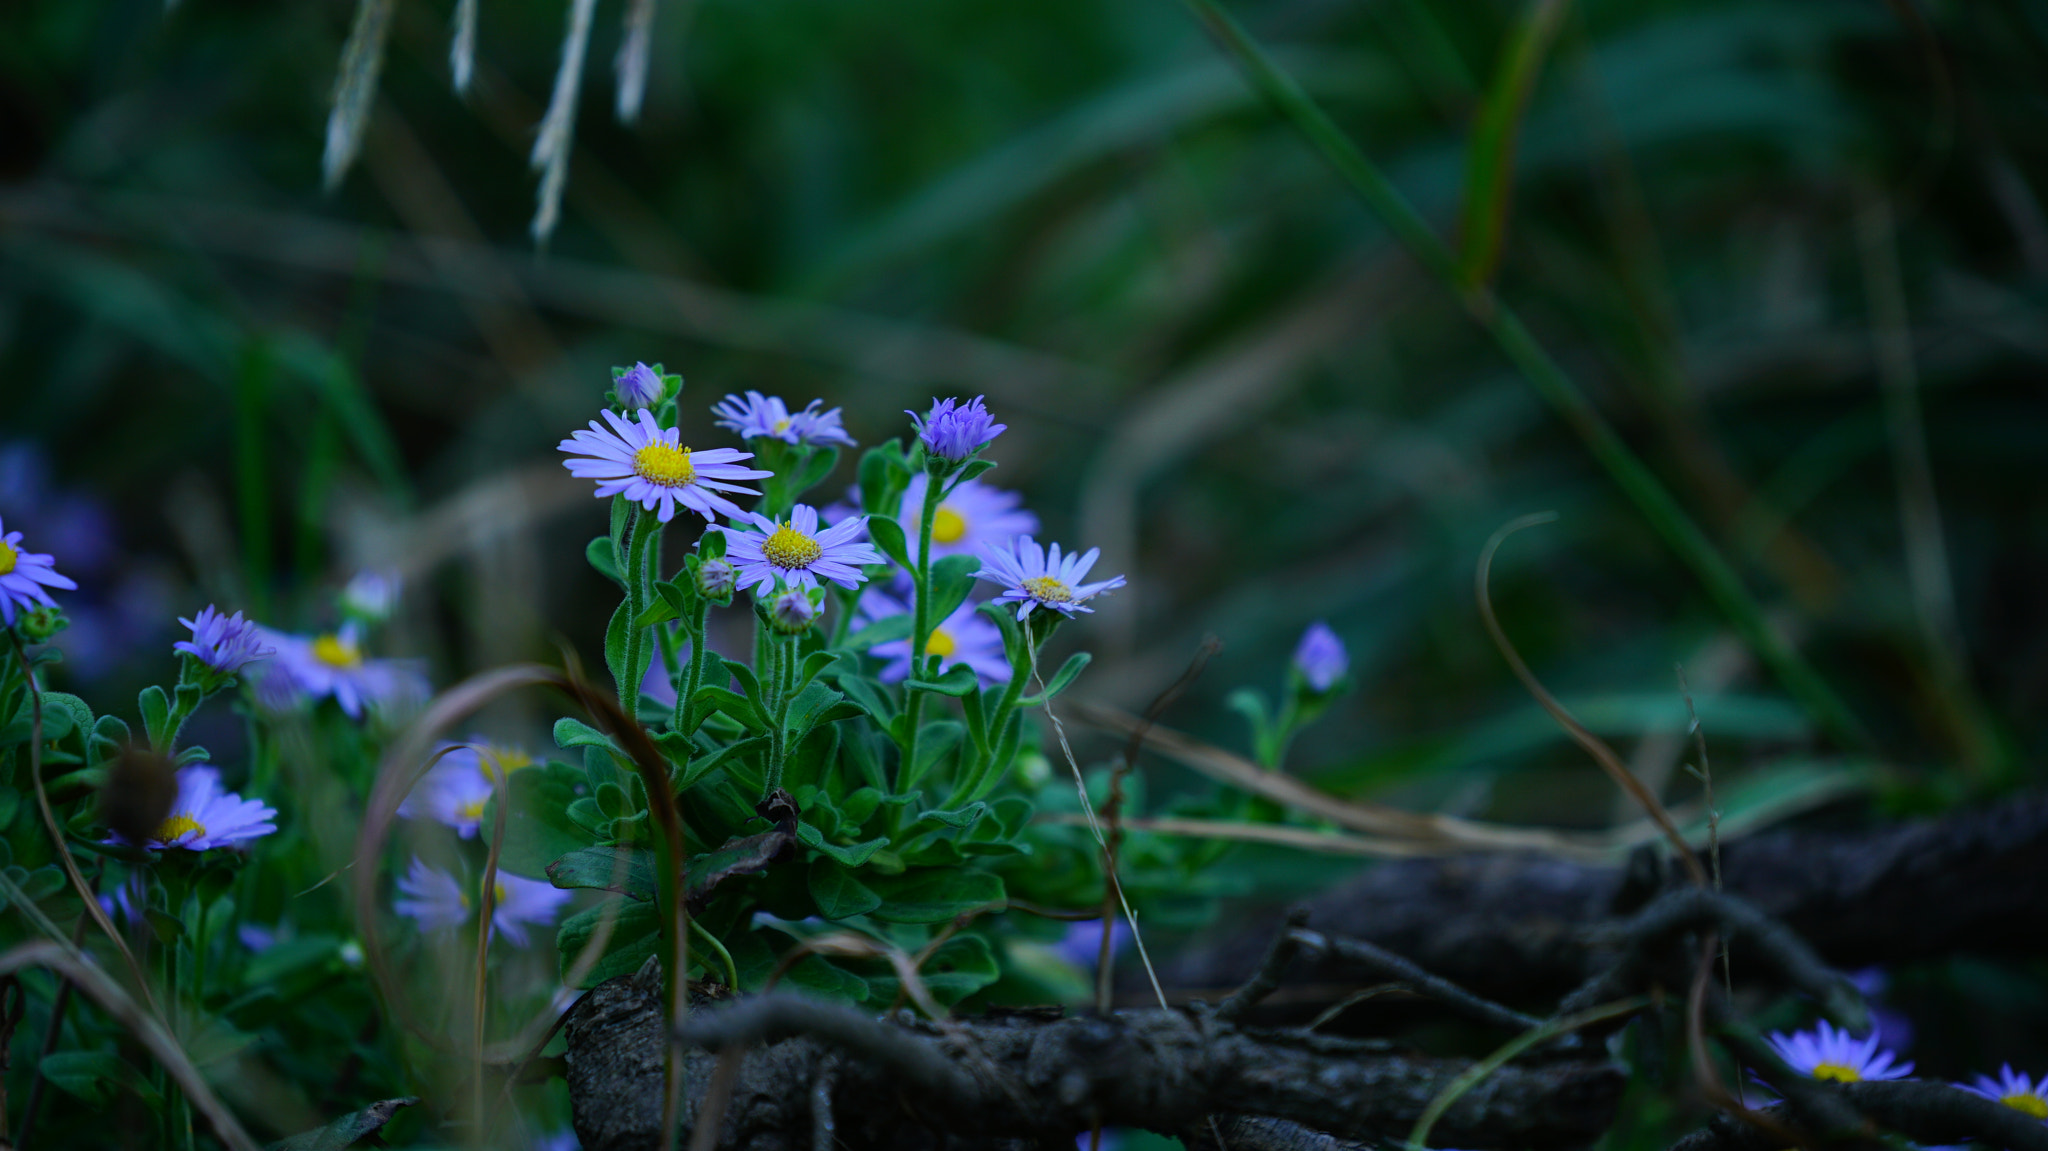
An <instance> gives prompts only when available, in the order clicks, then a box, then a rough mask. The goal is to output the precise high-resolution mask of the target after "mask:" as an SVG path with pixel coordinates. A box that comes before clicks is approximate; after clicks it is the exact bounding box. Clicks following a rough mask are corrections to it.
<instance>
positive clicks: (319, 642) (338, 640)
mask: <svg viewBox="0 0 2048 1151" xmlns="http://www.w3.org/2000/svg"><path fill="white" fill-rule="evenodd" d="M313 658H314V659H317V660H319V661H320V662H321V663H324V664H326V665H327V666H328V667H339V668H352V667H361V666H363V653H362V652H361V651H360V650H358V649H357V648H356V645H355V641H353V640H347V639H343V638H342V637H341V636H339V635H336V634H334V633H333V632H329V633H328V634H326V635H323V636H321V637H320V638H319V639H316V640H314V641H313Z"/></svg>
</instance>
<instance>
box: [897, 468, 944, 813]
mask: <svg viewBox="0 0 2048 1151" xmlns="http://www.w3.org/2000/svg"><path fill="white" fill-rule="evenodd" d="M943 494H944V489H943V487H942V484H941V477H939V476H935V475H933V474H932V473H931V472H929V471H927V472H925V474H924V509H923V510H922V511H920V512H919V513H918V516H917V569H916V570H915V571H914V572H912V573H911V575H912V578H913V579H914V580H915V581H916V584H917V589H916V593H915V602H914V603H913V605H912V607H911V611H910V679H911V680H917V679H921V678H923V677H924V673H925V672H924V649H925V644H927V643H928V642H930V640H931V635H932V622H931V601H932V520H933V519H934V518H935V517H937V515H938V513H939V497H940V496H941V495H943ZM923 720H924V693H923V692H921V691H919V690H917V689H916V688H914V687H910V686H909V685H908V683H907V682H906V684H905V686H904V688H903V721H902V722H903V729H904V730H903V739H902V741H901V744H902V747H903V761H902V767H901V769H900V770H899V771H897V773H896V789H897V790H898V791H901V792H908V791H909V790H910V788H911V785H913V784H915V783H916V782H917V735H918V729H919V728H920V727H923V726H924V723H923Z"/></svg>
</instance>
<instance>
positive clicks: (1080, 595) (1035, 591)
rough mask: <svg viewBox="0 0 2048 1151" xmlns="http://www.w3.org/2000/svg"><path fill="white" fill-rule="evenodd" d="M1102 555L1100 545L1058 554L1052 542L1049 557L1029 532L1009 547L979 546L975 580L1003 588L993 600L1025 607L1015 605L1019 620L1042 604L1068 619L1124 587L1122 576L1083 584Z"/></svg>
mask: <svg viewBox="0 0 2048 1151" xmlns="http://www.w3.org/2000/svg"><path fill="white" fill-rule="evenodd" d="M1101 554H1102V549H1100V548H1089V549H1088V550H1087V551H1085V552H1082V553H1081V554H1080V555H1070V556H1067V557H1065V558H1061V556H1060V545H1058V544H1054V545H1052V554H1051V555H1050V556H1048V555H1047V554H1046V551H1045V549H1044V548H1042V547H1040V546H1038V543H1037V541H1035V540H1033V539H1032V538H1031V537H1030V536H1018V537H1017V538H1016V539H1014V540H1011V541H1010V544H1009V546H1008V547H1004V548H993V547H990V548H983V549H982V553H981V556H982V564H981V569H980V570H979V571H977V572H975V573H974V578H975V579H985V580H988V581H989V582H990V583H994V584H1000V585H1001V586H1002V589H1003V591H1002V594H1000V595H998V596H996V599H995V602H997V603H1017V604H1021V605H1023V606H1021V607H1019V608H1018V609H1017V618H1018V620H1020V621H1021V620H1023V618H1024V617H1025V616H1028V615H1030V614H1031V612H1032V609H1033V608H1041V607H1042V608H1046V609H1048V610H1050V611H1056V612H1059V613H1060V614H1062V615H1065V616H1068V617H1070V618H1071V617H1072V616H1073V614H1074V613H1075V612H1077V611H1087V612H1092V611H1094V610H1095V609H1094V608H1092V607H1088V606H1086V605H1087V602H1088V601H1089V600H1091V599H1094V598H1095V597H1096V596H1098V595H1101V594H1103V593H1104V592H1110V591H1115V590H1116V589H1117V588H1120V587H1122V586H1124V577H1122V576H1111V577H1110V578H1108V579H1106V580H1102V581H1099V582H1097V583H1091V584H1084V583H1082V582H1081V580H1082V579H1083V578H1084V577H1086V576H1087V574H1088V569H1089V568H1092V567H1094V566H1095V560H1096V557H1098V556H1100V555H1101Z"/></svg>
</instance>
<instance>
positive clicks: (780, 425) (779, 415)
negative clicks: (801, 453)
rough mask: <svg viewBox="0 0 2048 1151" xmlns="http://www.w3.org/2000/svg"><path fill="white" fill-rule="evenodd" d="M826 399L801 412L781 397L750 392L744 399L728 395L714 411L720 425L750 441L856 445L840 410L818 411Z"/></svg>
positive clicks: (808, 406) (817, 401) (806, 407)
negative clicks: (764, 440) (840, 417)
mask: <svg viewBox="0 0 2048 1151" xmlns="http://www.w3.org/2000/svg"><path fill="white" fill-rule="evenodd" d="M824 402H825V401H823V400H812V401H811V402H810V403H809V404H807V405H805V407H804V410H803V411H800V412H791V411H790V410H789V406H788V405H787V404H784V403H783V402H782V398H781V397H780V396H764V395H762V394H761V393H759V392H755V391H749V392H748V393H747V395H746V398H745V399H742V398H740V397H739V396H735V395H732V394H730V393H728V394H727V395H726V397H725V399H724V400H723V401H721V402H720V403H719V404H717V405H716V406H715V407H713V408H712V409H711V414H712V415H714V416H717V417H718V421H717V423H718V426H719V427H721V428H731V429H732V430H733V431H735V432H738V433H739V434H740V435H741V436H743V437H745V438H747V439H754V438H756V437H761V438H768V439H777V440H781V441H782V442H784V443H787V444H807V445H811V446H814V447H815V446H820V445H825V444H844V445H846V446H847V447H852V446H853V437H852V436H849V435H847V434H846V428H845V427H844V426H842V425H841V424H840V422H839V409H838V408H832V409H829V410H827V411H822V412H821V411H819V410H818V405H820V404H822V403H824Z"/></svg>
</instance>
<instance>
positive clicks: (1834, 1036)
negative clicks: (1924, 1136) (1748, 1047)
mask: <svg viewBox="0 0 2048 1151" xmlns="http://www.w3.org/2000/svg"><path fill="white" fill-rule="evenodd" d="M1770 1039H1771V1046H1773V1047H1775V1048H1777V1049H1778V1055H1779V1056H1780V1057H1782V1058H1783V1059H1784V1060H1785V1062H1787V1063H1789V1064H1791V1065H1792V1068H1793V1070H1795V1071H1799V1072H1802V1073H1804V1074H1807V1075H1811V1076H1813V1077H1814V1078H1815V1079H1830V1080H1833V1081H1835V1082H1837V1083H1860V1082H1862V1081H1864V1080H1866V1079H1904V1078H1905V1077H1906V1076H1908V1075H1911V1074H1912V1073H1913V1065H1912V1064H1911V1063H1898V1062H1896V1059H1897V1057H1896V1056H1894V1055H1893V1054H1892V1053H1891V1052H1889V1051H1883V1050H1880V1049H1879V1048H1878V1045H1877V1036H1875V1035H1872V1036H1871V1037H1870V1038H1868V1039H1858V1038H1856V1037H1855V1036H1853V1035H1850V1034H1849V1033H1848V1032H1847V1031H1845V1030H1840V1029H1837V1028H1835V1027H1833V1026H1831V1025H1829V1023H1828V1021H1827V1020H1825V1019H1823V1020H1821V1021H1820V1022H1819V1023H1818V1024H1816V1025H1815V1028H1814V1030H1812V1031H1797V1032H1794V1033H1792V1034H1791V1035H1786V1034H1785V1033H1784V1032H1782V1031H1773V1032H1771V1036H1770Z"/></svg>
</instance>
